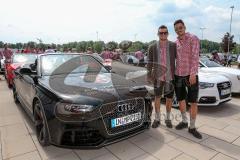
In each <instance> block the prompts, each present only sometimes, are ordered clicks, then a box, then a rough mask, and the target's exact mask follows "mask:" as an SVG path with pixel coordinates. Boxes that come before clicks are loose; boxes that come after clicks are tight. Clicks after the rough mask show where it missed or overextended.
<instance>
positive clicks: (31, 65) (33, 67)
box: [29, 63, 37, 71]
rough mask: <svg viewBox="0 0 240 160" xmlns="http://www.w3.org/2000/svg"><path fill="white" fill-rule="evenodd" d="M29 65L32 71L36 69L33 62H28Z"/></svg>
mask: <svg viewBox="0 0 240 160" xmlns="http://www.w3.org/2000/svg"><path fill="white" fill-rule="evenodd" d="M29 66H30V68H31V70H33V71H36V69H37V66H36V64H35V63H33V64H30V65H29Z"/></svg>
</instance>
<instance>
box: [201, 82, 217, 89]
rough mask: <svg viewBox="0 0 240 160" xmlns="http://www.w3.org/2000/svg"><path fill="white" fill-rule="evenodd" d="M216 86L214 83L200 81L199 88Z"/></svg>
mask: <svg viewBox="0 0 240 160" xmlns="http://www.w3.org/2000/svg"><path fill="white" fill-rule="evenodd" d="M212 87H214V83H207V82H200V83H199V88H200V89H206V88H212Z"/></svg>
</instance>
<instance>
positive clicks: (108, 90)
mask: <svg viewBox="0 0 240 160" xmlns="http://www.w3.org/2000/svg"><path fill="white" fill-rule="evenodd" d="M39 84H41V85H42V86H44V87H45V88H47V89H48V90H50V91H51V92H53V93H54V94H56V95H57V96H58V97H59V98H61V99H62V100H63V101H65V102H70V103H80V104H91V105H99V104H102V103H110V102H115V101H118V100H124V99H131V98H135V97H144V96H145V95H146V94H147V90H146V88H145V87H144V86H142V85H138V83H136V82H134V81H132V80H127V79H125V78H124V77H122V76H120V75H117V74H112V73H99V74H84V73H83V74H69V75H54V76H44V77H42V78H40V79H39Z"/></svg>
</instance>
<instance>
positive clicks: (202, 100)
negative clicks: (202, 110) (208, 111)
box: [198, 97, 217, 104]
mask: <svg viewBox="0 0 240 160" xmlns="http://www.w3.org/2000/svg"><path fill="white" fill-rule="evenodd" d="M216 101H217V99H216V97H201V98H200V99H199V101H198V103H200V104H214V103H216Z"/></svg>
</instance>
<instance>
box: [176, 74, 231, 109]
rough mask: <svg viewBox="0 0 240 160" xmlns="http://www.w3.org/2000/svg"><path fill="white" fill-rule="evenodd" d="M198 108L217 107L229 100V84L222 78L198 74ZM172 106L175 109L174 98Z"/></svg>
mask: <svg viewBox="0 0 240 160" xmlns="http://www.w3.org/2000/svg"><path fill="white" fill-rule="evenodd" d="M198 77H199V94H198V106H218V105H219V104H222V103H225V102H228V101H230V100H231V82H230V81H229V80H228V79H227V78H226V77H224V76H221V75H214V74H211V73H204V72H199V73H198ZM173 106H174V107H177V106H178V102H177V99H176V96H175V95H174V97H173Z"/></svg>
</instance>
